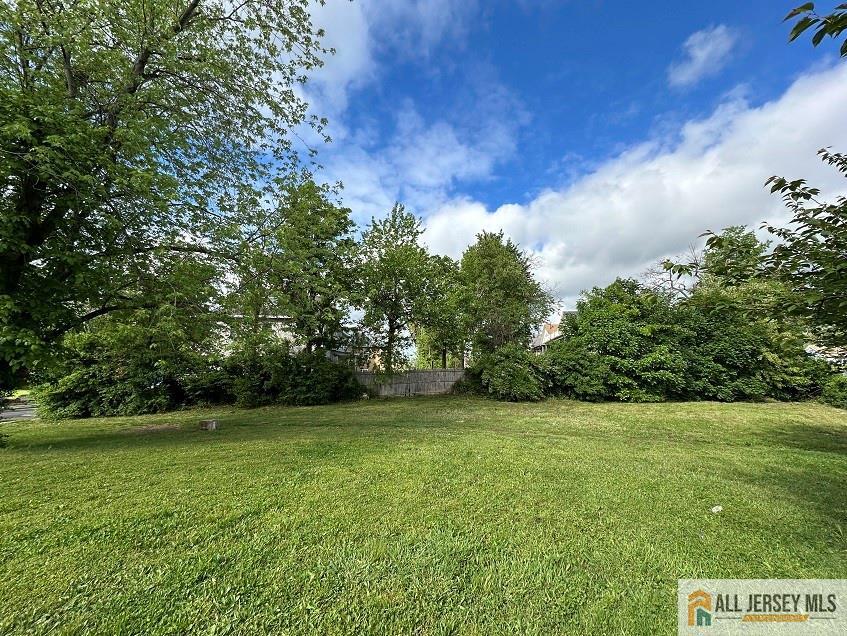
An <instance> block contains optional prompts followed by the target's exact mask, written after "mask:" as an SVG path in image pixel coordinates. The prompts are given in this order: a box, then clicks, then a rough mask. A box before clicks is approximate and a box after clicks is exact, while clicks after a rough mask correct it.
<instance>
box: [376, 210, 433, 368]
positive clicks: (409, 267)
mask: <svg viewBox="0 0 847 636" xmlns="http://www.w3.org/2000/svg"><path fill="white" fill-rule="evenodd" d="M422 233H423V229H422V227H421V222H420V220H419V219H418V218H417V217H416V216H415V215H414V214H412V213H411V212H407V211H406V209H405V207H404V206H403V205H402V204H400V203H395V204H394V207H393V208H392V209H391V212H390V213H389V214H388V216H387V217H386V218H384V219H380V220H377V219H372V220H371V223H370V225H369V226H368V227H367V229H366V230H365V232H364V234H363V235H362V242H361V248H360V257H361V264H360V267H359V288H360V302H361V303H362V305H363V307H364V315H363V318H362V323H363V325H364V326H365V327H366V329H368V331H369V332H370V333H371V335H372V336H373V339H374V341H375V343H376V346H377V347H378V348H379V350H380V352H381V356H382V360H381V362H382V367H383V369H384V370H385V371H386V372H388V373H392V372H393V371H394V370H395V367H396V366H397V365H398V364H399V363H400V362H402V361H403V360H404V359H405V355H406V349H407V347H408V345H409V344H410V340H411V334H410V332H409V326H410V325H411V324H412V323H413V322H414V321H415V316H416V312H417V310H418V309H419V307H420V304H421V302H422V300H423V299H424V298H425V291H426V290H425V281H426V268H427V264H428V255H427V252H426V249H425V248H424V247H423V246H421V244H420V237H421V234H422Z"/></svg>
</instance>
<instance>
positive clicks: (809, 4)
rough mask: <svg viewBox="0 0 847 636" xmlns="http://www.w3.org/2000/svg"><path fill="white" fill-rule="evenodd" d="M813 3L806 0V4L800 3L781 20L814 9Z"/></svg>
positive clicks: (784, 20)
mask: <svg viewBox="0 0 847 636" xmlns="http://www.w3.org/2000/svg"><path fill="white" fill-rule="evenodd" d="M814 9H815V3H814V2H807V3H806V4H803V5H800V6H799V7H797V8H796V9H792V10H791V11H790V12H789V13H788V15H787V16H785V18H783V20H782V21H783V22H786V21H787V20H790V19H791V18H793V17H795V16H798V15H800V14H801V13H808V12H809V11H814Z"/></svg>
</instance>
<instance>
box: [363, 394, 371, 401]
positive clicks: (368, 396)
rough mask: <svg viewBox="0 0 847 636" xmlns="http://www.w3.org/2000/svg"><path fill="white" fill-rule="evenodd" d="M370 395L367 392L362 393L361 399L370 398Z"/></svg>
mask: <svg viewBox="0 0 847 636" xmlns="http://www.w3.org/2000/svg"><path fill="white" fill-rule="evenodd" d="M370 397H371V396H370V395H368V394H367V393H362V399H363V400H367V399H368V398H370Z"/></svg>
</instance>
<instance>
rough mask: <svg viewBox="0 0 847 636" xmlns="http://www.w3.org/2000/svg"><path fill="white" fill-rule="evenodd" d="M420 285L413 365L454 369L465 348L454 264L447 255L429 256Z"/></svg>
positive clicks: (457, 268)
mask: <svg viewBox="0 0 847 636" xmlns="http://www.w3.org/2000/svg"><path fill="white" fill-rule="evenodd" d="M423 286H424V289H423V294H422V295H421V297H420V298H419V300H418V304H417V307H416V308H415V324H414V325H413V328H412V332H413V335H414V339H415V349H416V354H417V356H416V363H417V366H418V368H426V369H428V368H430V367H447V366H448V365H449V366H458V365H457V363H458V364H461V362H462V360H463V358H464V354H465V350H466V348H467V343H466V340H467V338H466V334H465V332H464V329H463V328H462V327H463V325H462V321H461V319H460V317H461V316H462V313H463V311H464V308H463V306H462V287H461V281H460V279H459V265H458V263H456V261H454V260H453V259H452V258H450V257H449V256H430V257H429V258H428V259H427V261H426V269H425V272H424V277H423Z"/></svg>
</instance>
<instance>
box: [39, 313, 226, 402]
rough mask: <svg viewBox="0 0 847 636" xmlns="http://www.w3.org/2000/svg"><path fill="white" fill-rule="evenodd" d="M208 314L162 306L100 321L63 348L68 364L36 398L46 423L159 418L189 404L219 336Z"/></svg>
mask: <svg viewBox="0 0 847 636" xmlns="http://www.w3.org/2000/svg"><path fill="white" fill-rule="evenodd" d="M215 322H216V321H215V316H214V314H211V313H209V312H208V311H206V310H205V309H204V308H202V307H195V308H194V309H192V310H186V309H182V308H179V307H173V306H171V307H162V308H159V309H156V310H136V311H134V312H132V313H130V314H128V315H122V314H113V315H110V316H104V317H101V318H100V319H99V320H97V321H94V322H93V323H91V324H90V326H89V328H87V329H86V330H84V331H80V332H75V333H71V334H68V335H67V336H66V337H65V339H64V341H63V351H64V359H63V362H62V363H61V364H60V365H59V366H58V367H57V368H55V369H53V370H52V372H51V373H50V374H49V375H48V377H47V378H46V379H47V380H48V381H47V382H46V383H45V384H44V385H42V386H41V387H40V388H39V389H38V391H37V397H36V403H37V404H38V408H39V411H40V412H41V413H42V414H43V415H44V416H46V417H53V418H78V417H99V416H105V415H136V414H140V413H159V412H162V411H168V410H172V409H175V408H179V407H180V406H183V405H184V404H186V403H187V402H188V395H187V393H186V388H187V387H188V386H190V385H191V382H190V380H189V378H192V377H193V376H194V375H195V374H196V373H197V370H198V369H202V368H204V367H206V366H207V362H206V357H207V355H208V353H207V352H208V351H211V350H213V345H212V342H213V340H214V338H215V337H216V336H217V331H216V324H215Z"/></svg>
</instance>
